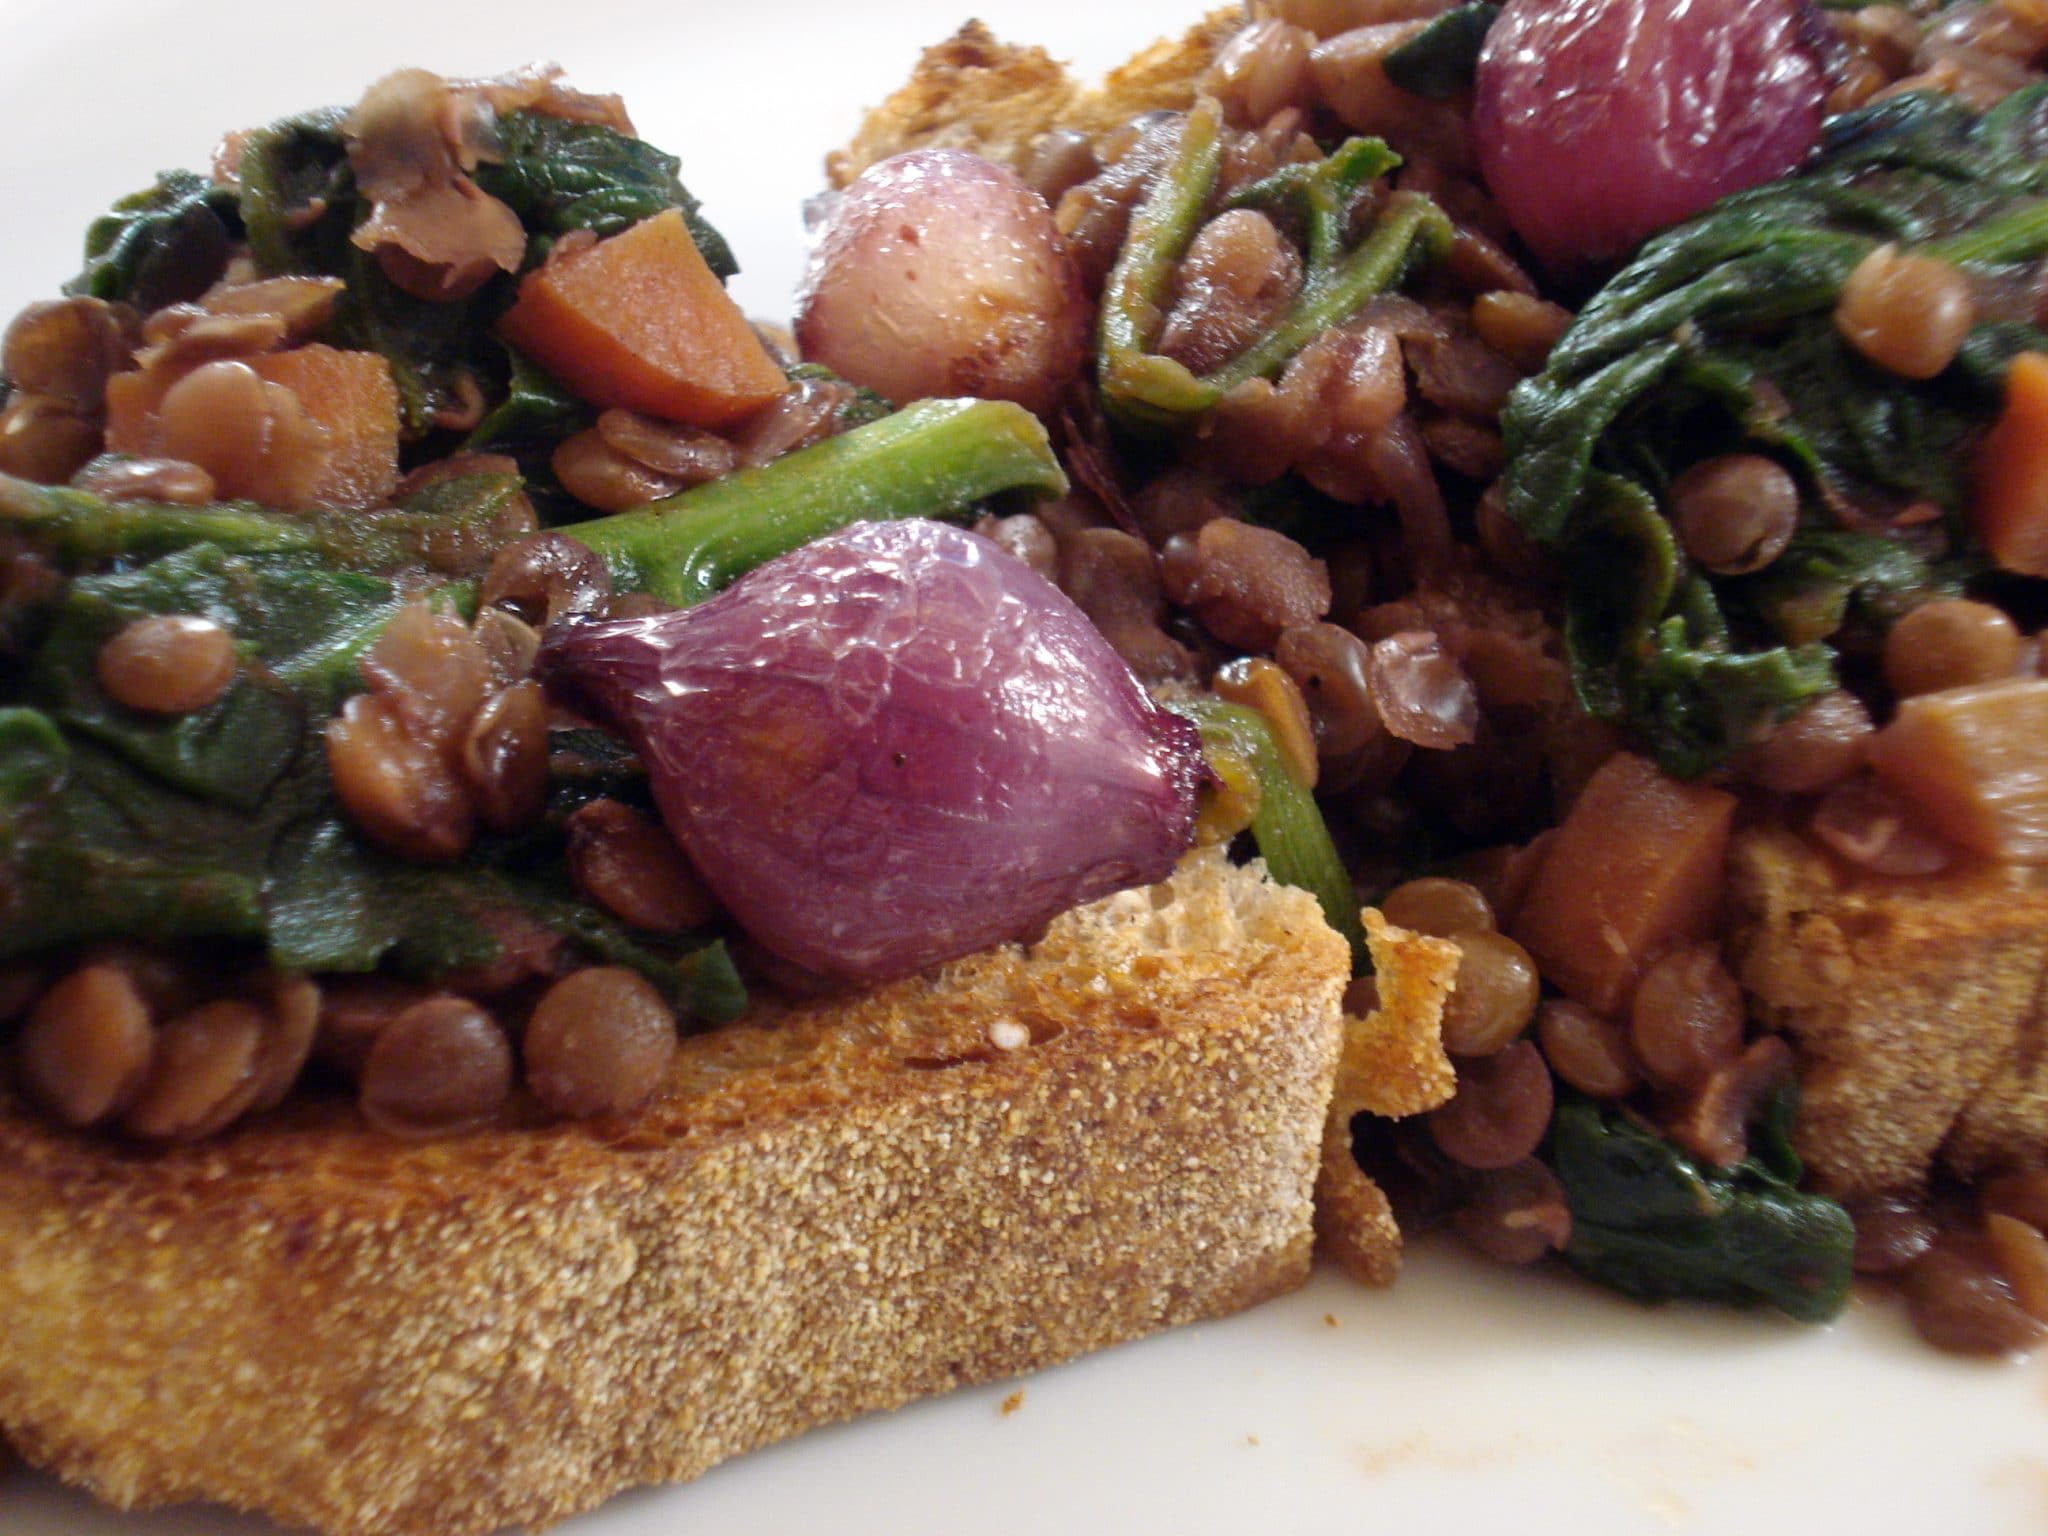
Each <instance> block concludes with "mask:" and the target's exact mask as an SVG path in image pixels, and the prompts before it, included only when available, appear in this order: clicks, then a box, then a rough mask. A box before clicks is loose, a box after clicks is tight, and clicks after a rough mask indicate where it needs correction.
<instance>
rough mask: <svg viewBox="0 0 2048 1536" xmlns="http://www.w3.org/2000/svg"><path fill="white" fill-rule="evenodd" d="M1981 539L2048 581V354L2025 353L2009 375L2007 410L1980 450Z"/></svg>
mask: <svg viewBox="0 0 2048 1536" xmlns="http://www.w3.org/2000/svg"><path fill="white" fill-rule="evenodd" d="M1970 513H1971V518H1972V520H1973V521H1974V522H1975V524H1976V527H1977V537H1978V538H1980V539H1982V540H1983V541H1984V547H1985V548H1986V549H1987V550H1989V551H1990V552H1991V558H1992V559H1994V560H1996V561H1997V562H1998V563H1999V564H2000V565H2002V566H2004V567H2005V568H2006V569H2007V570H2008V571H2018V572H2019V573H2020V574H2021V575H2023V576H2048V354H2043V353H2040V352H2022V353H2020V354H2019V355H2018V356H2017V357H2015V358H2014V359H2013V360H2012V364H2011V366H2010V367H2009V368H2008V369H2007V370H2006V375H2005V409H2004V410H2003V411H2001V412H2000V413H1999V417H1998V421H1997V423H1996V424H1995V425H1994V426H1993V427H1992V428H1991V431H1990V433H1989V434H1988V435H1987V436H1986V437H1985V439H1984V441H1983V443H1982V445H1981V446H1980V447H1979V448H1978V450H1977V485H1976V496H1975V498H1974V500H1973V501H1972V502H1971V506H1970Z"/></svg>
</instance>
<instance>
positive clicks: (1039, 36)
mask: <svg viewBox="0 0 2048 1536" xmlns="http://www.w3.org/2000/svg"><path fill="white" fill-rule="evenodd" d="M1195 3H1199V0H1195ZM970 4H972V5H975V7H976V9H977V10H978V11H979V12H980V14H982V15H983V16H984V17H985V18H986V19H987V20H989V21H990V23H991V24H992V25H994V26H995V27H996V28H997V30H998V31H999V32H1002V33H1003V34H1004V35H1007V36H1012V37H1018V38H1023V39H1028V40H1035V41H1040V42H1043V43H1045V44H1046V45H1047V46H1049V47H1051V48H1052V49H1053V50H1054V51H1055V52H1058V53H1061V54H1063V55H1067V56H1070V57H1073V58H1075V59H1077V60H1079V61H1080V62H1081V63H1083V64H1085V65H1087V66H1089V67H1091V68H1099V67H1102V66H1105V65H1107V64H1109V63H1111V62H1113V61H1114V60H1116V59H1117V58H1120V57H1122V56H1123V55H1124V54H1126V53H1128V52H1129V51H1130V50H1131V49H1132V48H1134V47H1135V46H1137V45H1138V44H1140V43H1142V42H1144V41H1146V40H1148V39H1149V38H1150V37H1152V36H1154V35H1155V34H1159V33H1164V32H1168V31H1173V30H1177V29H1178V28H1179V27H1181V26H1182V25H1184V24H1185V23H1186V22H1188V21H1189V20H1191V19H1192V16H1193V5H1192V4H1191V5H1190V7H1189V8H1188V9H1187V10H1185V11H1183V10H1182V9H1179V8H1177V7H1168V6H1164V5H1159V4H1150V5H1147V6H1145V7H1142V8H1140V7H1136V6H1117V5H1108V4H1103V3H1100V0H847V3H845V4H842V5H826V4H818V3H809V0H805V3H793V4H792V3H776V0H752V3H750V4H749V3H741V4H734V5H726V6H716V7H712V6H683V5H675V6H658V5H653V4H646V3H597V0H587V3H583V4H573V5H568V4H561V3H543V0H499V3H497V4H495V5H493V6H490V7H488V8H485V7H469V6H464V7H462V8H460V9H459V10H457V9H455V8H452V7H451V8H437V7H435V6H433V5H431V4H430V3H422V0H352V3H350V4H348V5H345V6H335V7H326V8H318V9H313V10H308V9H306V8H304V7H289V8H287V7H280V6H277V5H267V6H258V5H252V4H236V3H232V0H204V3H189V4H181V5H175V6H173V5H168V4H164V3H161V0H100V3H97V4H94V3H91V0H0V23H4V36H5V45H4V47H0V194H4V201H5V207H6V209H7V215H8V217H7V224H8V228H7V231H6V235H5V238H4V241H0V313H6V314H11V313H12V312H13V310H14V309H15V308H17V307H18V306H19V305H20V304H22V303H24V302H26V301H27V300H29V299H31V298H33V297H36V296H38V295H41V294H44V293H47V292H49V291H51V290H52V289H54V287H55V285H56V284H57V283H58V282H60V281H61V280H62V279H63V278H65V277H66V276H68V275H69V274H70V273H71V272H72V270H73V269H74V268H75V267H76V265H77V261H78V237H79V233H80V232H81V231H82V230H83V228H84V226H85V224H86V222H87V221H88V220H89V219H90V218H91V217H92V216H93V215H94V214H96V213H97V212H99V211H100V210H101V209H102V208H104V207H105V206H106V204H107V203H108V201H109V200H110V199H112V198H113V197H115V196H117V195H119V194H122V193H125V192H127V191H130V190H133V189H134V188H137V187H139V186H142V185H144V184H145V183H146V182H147V181H148V180H149V176H150V174H151V173H152V172H154V171H155V170H157V169H158V168H160V167H167V166H173V165H194V166H197V165H203V164H204V163H205V157H206V155H207V153H208V151H209V149H210V148H211V146H212V144H213V141H214V139H215V138H216V136H217V135H218V134H219V133H220V132H221V131H222V130H223V129H226V128H229V127H234V126H238V125H244V124H252V123H258V122H262V121H265V120H267V119H269V118H272V117H275V116H278V115H281V114H283V113H286V112H290V111H293V110H297V109H299V108H301V107H305V106H310V105H315V104H320V103H326V102H336V101H347V100H351V99H353V97H354V96H355V95H356V93H357V92H358V91H359V90H360V89H361V87H362V86H363V85H364V84H366V83H367V82H368V81H369V80H370V79H372V78H374V77H375V76H376V75H378V74H380V73H382V72H383V71H385V70H387V69H389V68H392V67H394V66H397V65H400V64H425V65H428V66H430V67H433V68H436V69H440V70H443V71H445V72H449V73H486V72H491V71H496V70H499V69H503V68H506V67H509V66H511V65H514V64H517V63H520V62H522V61H525V60H529V59H535V58H552V59H557V60H559V61H561V62H562V63H564V64H565V65H567V66H568V67H569V70H570V73H571V77H572V78H573V79H574V80H575V81H577V82H578V83H580V84H582V85H585V86H587V87H589V88H593V89H606V90H617V91H620V92H623V93H624V94H625V96H626V99H627V101H628V102H629V104H630V105H631V107H632V110H633V113H634V116H635V118H636V120H637V121H638V123H639V125H640V128H641V130H642V132H643V133H645V135H646V136H647V137H648V138H649V139H651V140H653V141H654V142H655V143H658V144H660V145H662V146H663V147H665V148H668V149H670V150H672V151H674V152H676V153H679V154H680V155H681V156H682V158H683V167H684V170H683V174H684V178H685V180H686V181H687V182H688V184H689V185H690V187H691V188H692V190H693V191H695V192H696V193H697V194H698V195H699V196H700V197H702V198H703V199H704V201H705V203H706V205H707V211H708V213H709V214H710V216H711V217H712V218H713V219H714V220H715V221H716V222H717V223H718V224H719V225H720V226H721V227H722V228H723V229H724V230H725V232H726V233H727V235H728V236H729V237H730V238H731V240H732V242H733V245H734V247H735V248H736V249H737V251H738V252H739V254H740V259H741V261H742V262H743V263H744V265H745V267H746V271H745V272H744V274H743V275H742V276H741V278H740V279H739V281H738V285H737V287H738V291H739V293H740V295H741V297H742V299H743V301H744V302H745V303H746V305H747V307H748V308H749V309H750V310H752V311H753V312H755V313H757V314H763V315H777V314H781V313H782V312H783V311H784V310H785V308H786V301H787V295H788V293H789V289H790V286H791V284H792V283H793V281H794V279H795V276H796V273H797V270H798V267H799V265H800V262H801V256H802V249H801V239H802V233H801V231H802V225H801V218H800V205H801V202H802V200H803V198H804V197H806V196H807V195H808V194H809V193H811V192H812V191H814V190H816V188H817V187H818V186H819V184H820V179H821V178H820V174H819V171H818V164H819V159H820V157H821V155H822V154H823V152H824V151H825V149H826V148H828V147H829V146H831V145H833V144H836V143H838V142H840V141H841V140H843V139H844V138H845V137H846V135H847V134H848V133H849V132H850V131H851V129H852V127H853V126H854V124H855V122H856V121H857V119H858V114H859V110H860V109H861V108H862V107H863V106H864V105H867V104H870V103H872V102H873V101H874V100H876V99H877V98H878V97H879V96H881V95H882V94H883V93H884V92H885V91H887V90H888V89H889V88H891V87H892V86H893V85H894V84H895V83H896V82H898V81H899V80H900V79H901V78H902V77H903V75H904V73H905V72H906V70H907V69H908V67H909V64H910V61H911V59H912V58H913V57H914V55H915V52H916V49H917V48H918V47H919V46H921V45H923V44H925V43H927V42H931V41H935V40H937V39H938V38H940V37H942V36H944V35H945V34H946V33H947V32H948V31H950V30H951V29H952V27H953V26H954V25H955V24H956V23H957V22H958V21H959V20H960V19H961V18H962V17H963V15H964V14H966V10H965V8H966V7H967V6H968V5H970ZM479 18H481V19H479ZM0 1326H5V1321H4V1319H0ZM1016 1386H1021V1387H1022V1390H1023V1394H1024V1396H1023V1401H1022V1403H1021V1405H1020V1406H1018V1407H1017V1408H1016V1409H1015V1411H1013V1412H1009V1413H1005V1412H1004V1411H1003V1404H1004V1402H1005V1399H1006V1398H1007V1397H1008V1395H1009V1394H1010V1393H1011V1392H1012V1391H1013V1390H1015V1389H1016ZM819 1529H833V1530H843V1531H849V1532H864V1531H877V1532H880V1531H887V1532H892V1533H897V1536H934V1533H940V1532H946V1533H951V1532H954V1531H957V1530H961V1529H966V1530H971V1531H974V1532H975V1533H977V1536H999V1533H1004V1532H1026V1531H1061V1530H1074V1531H1096V1530H1105V1531H1107V1530H1117V1531H1131V1532H1150V1531H1174V1532H1177V1533H1180V1536H1224V1533H1230V1536H1241V1533H1244V1532H1261V1533H1275V1536H1286V1533H1297V1532H1299V1533H1311V1532H1325V1531H1327V1532H1332V1533H1335V1532H1340V1531H1341V1532H1346V1533H1352V1532H1360V1531H1392V1530H1425V1531H1448V1532H1465V1531H1475V1532H1477V1531H1487V1530H1493V1529H1502V1530H1507V1529H1514V1530H1518V1531H1522V1532H1551V1531H1555V1532H1559V1533H1567V1532H1568V1533H1571V1536H1586V1533H1596V1532H1632V1531H1647V1532H1667V1531H1668V1532H1697V1533H1731V1536H1732V1533H1737V1532H1740V1533H1745V1536H1747V1533H1753V1532H1765V1531H1770V1532H1776V1531H1785V1532H1792V1531H1798V1532H1802V1533H1823V1532H1829V1533H1831V1532H1836V1531H1853V1532H1858V1533H1863V1536H1867V1533H1877V1532H1902V1533H1903V1532H1925V1531H1934V1530H1945V1531H1955V1532H1967V1533H1971V1536H1992V1533H2008V1532H2010V1533H2015V1536H2017V1533H2021V1532H2030V1533H2039V1532H2042V1531H2048V1366H2044V1364H2043V1363H2039V1362H2037V1363H2035V1364H2032V1365H2025V1366H2018V1367H2014V1366H1984V1365H1973V1364H1965V1363H1959V1362H1956V1361H1951V1360H1945V1359H1941V1358H1939V1357H1937V1356H1934V1355H1932V1354H1930V1353H1928V1352H1926V1351H1924V1350H1922V1349H1920V1348H1919V1347H1918V1346H1917V1345H1915V1344H1914V1343H1913V1342H1912V1341H1911V1340H1910V1338H1909V1337H1908V1336H1907V1334H1906V1331H1905V1329H1904V1327H1903V1325H1902V1324H1901V1322H1900V1320H1899V1319H1898V1317H1897V1316H1896V1314H1894V1313H1892V1312H1889V1311H1886V1310H1883V1309H1878V1308H1863V1307H1858V1308H1854V1309H1852V1312H1851V1315H1850V1316H1849V1317H1848V1318H1847V1319H1846V1320H1845V1321H1844V1322H1843V1323H1841V1324H1840V1325H1838V1326H1837V1327H1835V1328H1833V1329H1829V1330H1808V1329H1800V1328H1796V1327H1793V1326H1791V1325H1788V1324H1784V1323H1781V1322H1777V1321H1774V1320H1772V1319H1768V1318H1757V1317H1750V1318H1740V1317H1728V1316H1724V1315H1721V1314H1717V1313H1713V1312H1710V1311H1706V1310H1697V1309H1690V1308H1670V1309H1665V1310H1661V1311H1645V1310H1642V1309H1639V1308H1636V1307H1634V1306H1631V1305H1629V1304H1627V1303H1625V1302H1621V1301H1617V1300H1615V1299H1613V1298H1611V1297H1608V1296H1605V1295H1603V1294H1601V1293H1598V1292H1596V1291H1593V1290H1591V1289H1589V1288H1587V1287H1584V1286H1581V1285H1579V1284H1577V1283H1575V1282H1573V1281H1571V1280H1570V1279H1569V1278H1566V1277H1561V1276H1525V1275H1513V1274H1507V1273H1503V1272H1499V1271H1495V1270H1492V1269H1490V1268H1487V1267H1485V1266H1483V1265H1480V1264H1478V1263H1476V1262H1474V1261H1471V1260H1469V1259H1467V1258H1466V1257H1465V1256H1464V1255H1462V1254H1461V1253H1459V1252H1457V1251H1456V1250H1454V1249H1438V1250H1432V1251H1429V1252H1426V1253H1424V1254H1423V1255H1422V1256H1421V1257H1420V1258H1419V1260H1418V1261H1417V1262H1415V1263H1414V1264H1413V1265H1412V1267H1411V1270H1410V1273H1409V1274H1408V1276H1407V1277H1406V1278H1405V1279H1404V1280H1403V1281H1402V1283H1401V1284H1400V1285H1399V1286H1398V1287H1396V1288H1395V1289H1394V1290H1393V1291H1392V1292H1390V1293H1385V1294H1378V1293H1371V1292H1366V1291H1362V1290H1359V1289H1357V1288H1355V1287H1352V1286H1350V1285H1348V1284H1346V1283H1345V1282H1343V1281H1342V1280H1340V1279H1338V1278H1336V1277H1335V1276H1332V1275H1323V1276H1320V1277H1319V1278H1318V1279H1317V1280H1316V1282H1315V1283H1314V1284H1313V1285H1312V1286H1311V1287H1310V1288H1309V1289H1308V1290H1306V1291H1304V1292H1302V1293H1301V1294H1300V1295H1298V1296H1295V1297H1292V1298H1290V1299H1288V1300H1286V1301H1283V1302H1280V1303H1277V1304H1274V1305H1271V1306H1268V1307H1265V1308H1262V1309H1260V1310H1258V1311H1256V1312H1254V1313H1251V1314H1248V1315H1246V1316H1243V1317H1239V1318H1235V1319H1232V1320H1230V1321H1228V1322H1223V1323H1217V1324H1211V1325H1207V1326H1204V1327H1199V1328H1192V1329H1186V1330H1183V1331H1181V1332H1180V1333H1178V1334H1174V1335H1170V1336H1167V1337H1163V1338H1159V1339H1155V1340H1151V1341H1149V1342H1146V1343H1143V1344H1137V1345H1131V1346H1127V1347H1125V1348H1122V1349H1118V1350H1114V1351H1112V1352H1110V1353H1109V1354H1106V1355H1102V1356H1097V1357H1095V1358H1093V1359H1090V1360H1086V1361H1083V1362H1080V1363H1079V1364H1076V1365H1072V1366H1069V1367H1066V1368H1065V1369H1062V1370H1058V1371H1053V1372H1049V1373H1047V1374H1045V1375H1042V1376H1039V1377H1036V1378H1033V1379H1031V1380H1029V1381H1028V1382H1025V1383H1021V1384H1016V1385H1015V1386H1013V1385H997V1386H993V1387H983V1388H978V1389H974V1390H970V1391H965V1392H960V1393H957V1394H955V1395H954V1396H952V1397H950V1398H946V1399H944V1400H941V1401H938V1402H931V1403H925V1404H922V1405H920V1406H918V1407H915V1408H911V1409H909V1410H906V1411H905V1412H902V1413H899V1414H895V1415H892V1416H888V1417H882V1418H873V1419H869V1420H866V1421H864V1422H861V1423H857V1424H853V1425H848V1426H844V1427H840V1428H836V1429H832V1430H827V1431H823V1432H821V1433H817V1434H813V1435H811V1436H808V1437H806V1438H804V1439H802V1440H800V1441H797V1442H795V1443H793V1444H789V1445H785V1446H780V1447H777V1448H775V1449H773V1450H769V1451H767V1452H764V1453H761V1454H759V1455H755V1456H752V1457H749V1458H746V1459H744V1460H742V1461H740V1462H738V1463H735V1464H732V1465H729V1466H726V1467H723V1468H720V1469H719V1470H717V1471H715V1472H713V1473H712V1474H711V1475H710V1476H708V1477H706V1478H704V1479H703V1480H702V1481H701V1482H699V1483H696V1484H694V1485H692V1486H690V1487H687V1488H682V1489H674V1490H662V1491H656V1492H649V1493H642V1494H636V1495H633V1496H630V1497H627V1498H624V1499H621V1500H619V1501H618V1502H616V1503H615V1504H613V1505H611V1506H610V1507H609V1508H607V1509H605V1510H603V1511H600V1512H599V1513H597V1514H595V1515H592V1516H589V1517H586V1518H584V1519H582V1520H578V1521H572V1522H571V1523H570V1524H568V1525H566V1526H564V1527H561V1530H562V1532H563V1536H657V1533H667V1532H672V1531H689V1530H701V1531H716V1532H719V1533H721V1536H745V1533H751V1532H784V1531H792V1532H793V1531H809V1530H819ZM0 1531H4V1532H5V1533H7V1536H202V1533H204V1536H264V1533H266V1532H268V1531H269V1527H267V1526H265V1525H264V1524H263V1523H261V1522H258V1521H252V1520H243V1519H237V1518H235V1517H231V1516H227V1515H224V1514H222V1513H220V1512H218V1511H214V1510H196V1511H179V1512H169V1513H164V1514H158V1515H152V1516H147V1517H140V1516H138V1517H123V1516H117V1515H113V1514H110V1513H107V1512H104V1511H102V1510H100V1509H98V1508H95V1507H94V1506H93V1505H91V1504H90V1503H88V1502H87V1501H86V1500H84V1499H83V1498H81V1497H79V1496H77V1495H75V1494H72V1493H70V1492H67V1491H65V1490H62V1489H59V1488H57V1487H55V1486H54V1485H52V1484H50V1483H48V1482H45V1481H41V1480H38V1479H35V1478H29V1477H22V1476H19V1475H17V1476H16V1477H14V1478H13V1479H12V1480H11V1481H9V1482H7V1483H6V1484H5V1485H4V1487H0Z"/></svg>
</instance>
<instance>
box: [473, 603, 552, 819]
mask: <svg viewBox="0 0 2048 1536" xmlns="http://www.w3.org/2000/svg"><path fill="white" fill-rule="evenodd" d="M514 622H517V621H516V620H515V621H514ZM462 779H463V783H464V784H466V785H467V786H468V788H469V795H470V801H471V803H472V804H473V805H474V806H475V807H476V813H477V819H478V820H480V821H481V822H483V824H484V825H485V826H487V827H489V828H491V829H492V830H493V831H495V832H516V831H518V830H519V829H520V828H522V827H526V826H531V825H532V824H533V823H534V822H535V821H537V820H538V819H539V818H540V813H541V811H542V810H543V809H544V808H545V807H546V805H547V799H548V702H547V695H546V694H545V693H544V692H543V691H542V690H541V686H540V684H539V683H536V682H534V681H533V680H532V679H531V678H529V679H528V680H526V681H525V682H522V683H514V684H513V685H512V686H511V687H509V688H501V689H499V690H498V691H497V692H496V693H494V694H492V695H491V696H490V697H489V698H487V699H485V700H484V703H483V707H482V708H480V709H479V710H477V712H476V716H475V718H474V719H472V720H471V721H470V724H469V730H468V732H467V733H466V734H465V735H464V737H463V741H462Z"/></svg>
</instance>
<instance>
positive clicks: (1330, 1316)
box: [1323, 1312, 1337, 1328]
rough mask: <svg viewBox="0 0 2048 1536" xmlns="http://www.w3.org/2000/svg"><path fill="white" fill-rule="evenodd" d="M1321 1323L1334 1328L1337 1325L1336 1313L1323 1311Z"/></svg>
mask: <svg viewBox="0 0 2048 1536" xmlns="http://www.w3.org/2000/svg"><path fill="white" fill-rule="evenodd" d="M1323 1323H1324V1326H1326V1327H1330V1328H1335V1327H1336V1326H1337V1314H1336V1313H1334V1312H1325V1313H1324V1314H1323Z"/></svg>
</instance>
